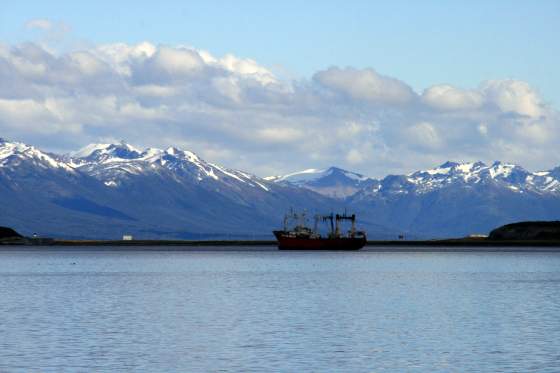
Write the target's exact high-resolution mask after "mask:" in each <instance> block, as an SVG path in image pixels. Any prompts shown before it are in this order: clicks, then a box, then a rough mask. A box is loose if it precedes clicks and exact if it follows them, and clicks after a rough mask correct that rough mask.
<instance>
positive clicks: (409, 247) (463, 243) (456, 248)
mask: <svg viewBox="0 0 560 373" xmlns="http://www.w3.org/2000/svg"><path fill="white" fill-rule="evenodd" d="M276 245H277V242H276V241H274V240H208V241H201V240H197V241H194V240H131V241H125V240H58V239H48V240H46V239H35V240H33V239H31V240H29V241H28V242H26V243H23V244H22V243H19V244H17V243H14V244H9V243H8V242H6V243H5V245H0V250H19V249H22V250H28V249H30V250H50V249H65V250H71V249H77V248H81V249H90V248H91V249H93V248H95V249H94V250H102V251H109V250H130V251H134V250H139V251H140V250H142V251H144V250H146V251H195V250H208V251H210V250H215V251H225V250H228V249H230V248H234V247H237V248H239V247H245V248H246V249H242V250H244V251H245V250H249V251H250V250H252V249H253V248H254V249H256V248H258V247H266V248H267V249H266V250H275V247H276ZM255 251H257V250H255ZM362 251H378V252H560V241H559V240H489V239H483V238H463V239H444V240H372V241H368V243H367V244H366V246H365V247H364V248H363V249H362Z"/></svg>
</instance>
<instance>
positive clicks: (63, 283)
mask: <svg viewBox="0 0 560 373" xmlns="http://www.w3.org/2000/svg"><path fill="white" fill-rule="evenodd" d="M559 282H560V254H556V253H548V254H546V253H541V254H537V253H535V254H514V253H425V254H411V253H374V252H351V253H306V252H277V251H262V252H247V251H243V252H147V251H139V252H97V253H96V252H90V251H83V250H82V251H78V252H70V251H60V252H56V251H49V252H15V251H12V252H0V295H1V296H0V372H30V371H33V372H39V371H40V372H78V371H84V372H85V371H88V372H93V371H96V372H131V371H134V372H140V371H141V372H214V371H228V372H247V371H263V372H279V371H283V372H286V371H289V372H297V371H316V372H327V371H328V372H333V371H335V372H336V371H338V372H395V371H398V372H404V371H406V372H496V371H507V372H512V371H534V372H558V371H560V318H559V317H558V316H559V315H560V287H559Z"/></svg>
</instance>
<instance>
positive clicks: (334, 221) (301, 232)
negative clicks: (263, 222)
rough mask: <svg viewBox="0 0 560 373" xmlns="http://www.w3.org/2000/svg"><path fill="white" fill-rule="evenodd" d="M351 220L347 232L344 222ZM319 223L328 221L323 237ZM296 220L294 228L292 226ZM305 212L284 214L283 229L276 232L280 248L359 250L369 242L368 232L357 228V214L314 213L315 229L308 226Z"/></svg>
mask: <svg viewBox="0 0 560 373" xmlns="http://www.w3.org/2000/svg"><path fill="white" fill-rule="evenodd" d="M345 221H350V222H351V228H350V230H349V231H348V232H346V234H343V233H342V232H341V223H343V222H345ZM320 222H323V223H328V228H329V232H328V234H327V235H326V236H321V234H320V233H319V230H318V225H319V223H320ZM290 223H293V224H292V225H293V228H290ZM306 223H307V220H306V216H305V213H300V214H298V213H295V212H293V211H291V212H290V213H288V214H286V216H285V217H284V228H283V230H278V231H273V233H274V236H275V237H276V239H277V240H278V248H279V249H280V250H359V249H361V248H362V247H364V245H365V244H366V242H367V238H366V234H365V232H363V231H357V230H356V215H354V214H352V215H347V214H346V213H344V214H336V215H334V214H332V213H331V214H329V215H315V226H314V228H313V229H311V228H309V227H307V224H306Z"/></svg>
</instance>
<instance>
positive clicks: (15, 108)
mask: <svg viewBox="0 0 560 373" xmlns="http://www.w3.org/2000/svg"><path fill="white" fill-rule="evenodd" d="M0 81H1V82H2V84H0V133H2V135H3V136H11V137H14V138H15V139H17V140H22V141H30V142H33V144H34V145H38V146H41V147H44V148H46V149H47V150H49V149H50V150H59V149H53V147H57V146H63V147H65V148H66V149H67V150H70V149H73V150H75V149H78V148H80V147H81V146H83V145H86V144H87V143H89V142H97V141H100V140H103V139H107V138H117V139H126V140H128V141H130V142H132V143H135V144H137V145H138V146H162V147H163V146H168V145H178V146H187V147H190V148H191V150H193V151H195V152H197V153H199V154H201V155H203V156H207V157H209V161H214V162H217V163H223V164H224V165H226V166H229V167H239V168H243V169H247V170H250V171H252V170H255V171H256V172H259V173H260V174H262V175H266V174H278V173H283V172H288V171H293V170H297V169H302V168H309V167H326V166H330V165H333V164H336V165H339V166H342V167H348V168H356V171H360V172H362V173H365V174H371V175H374V176H375V175H377V176H380V175H384V174H386V173H389V172H393V173H396V172H407V171H411V170H414V169H417V168H421V167H429V166H433V164H432V163H433V162H442V161H444V160H447V159H461V160H478V159H481V160H484V161H489V160H490V161H491V160H494V159H501V160H504V161H512V162H518V163H521V164H523V165H524V166H526V167H529V168H530V167H535V168H547V167H552V166H554V165H557V164H558V163H560V154H558V152H557V148H558V146H559V145H560V140H558V139H557V136H555V134H557V133H559V130H560V115H559V113H558V111H556V110H554V109H553V108H551V107H548V106H546V105H544V104H543V100H542V99H541V98H540V96H539V95H538V93H537V92H536V91H535V90H534V89H533V88H532V87H530V86H529V85H528V84H527V83H525V82H522V81H516V80H492V81H488V82H483V83H482V84H481V85H480V86H479V87H478V88H475V89H462V88H458V87H453V86H451V85H448V84H439V85H434V86H432V87H429V88H427V89H426V90H425V91H424V92H423V93H422V95H417V94H416V93H415V92H414V91H413V90H412V89H411V88H410V86H409V85H407V84H406V83H404V82H402V81H400V80H398V79H395V78H391V77H388V76H384V75H381V74H378V73H377V72H375V71H374V70H372V69H363V70H359V69H353V68H345V69H341V68H337V67H332V68H329V69H327V70H323V71H319V72H317V73H316V74H315V75H314V76H313V78H312V79H310V80H302V81H285V80H282V79H280V78H278V77H276V76H275V75H274V74H273V73H272V72H271V71H270V70H269V69H267V68H266V67H264V66H261V65H259V64H258V63H257V62H256V61H254V60H251V59H246V58H239V57H236V56H233V55H231V54H228V55H226V56H223V57H215V56H213V55H211V54H210V53H209V52H207V51H203V50H198V49H195V48H192V47H186V46H179V47H171V46H157V45H154V44H152V43H149V42H142V43H139V44H136V45H128V44H123V43H117V44H107V45H100V46H95V47H91V48H86V49H82V50H73V51H69V52H66V53H58V54H57V53H54V52H51V51H49V50H47V49H45V48H43V47H41V46H38V45H35V44H31V43H26V44H20V45H14V46H6V45H0ZM61 144H62V145H61Z"/></svg>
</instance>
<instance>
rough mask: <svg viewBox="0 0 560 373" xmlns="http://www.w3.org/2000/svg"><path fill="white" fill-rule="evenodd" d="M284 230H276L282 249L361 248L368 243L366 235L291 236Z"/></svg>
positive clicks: (279, 246) (275, 233)
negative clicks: (354, 236) (336, 236)
mask: <svg viewBox="0 0 560 373" xmlns="http://www.w3.org/2000/svg"><path fill="white" fill-rule="evenodd" d="M283 233H284V232H283V231H274V235H275V236H276V239H277V240H278V248H279V249H280V250H360V249H361V248H362V247H364V245H365V244H366V238H365V237H359V238H358V237H357V238H350V237H340V238H305V237H301V238H300V237H289V236H285V235H284V234H283Z"/></svg>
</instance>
